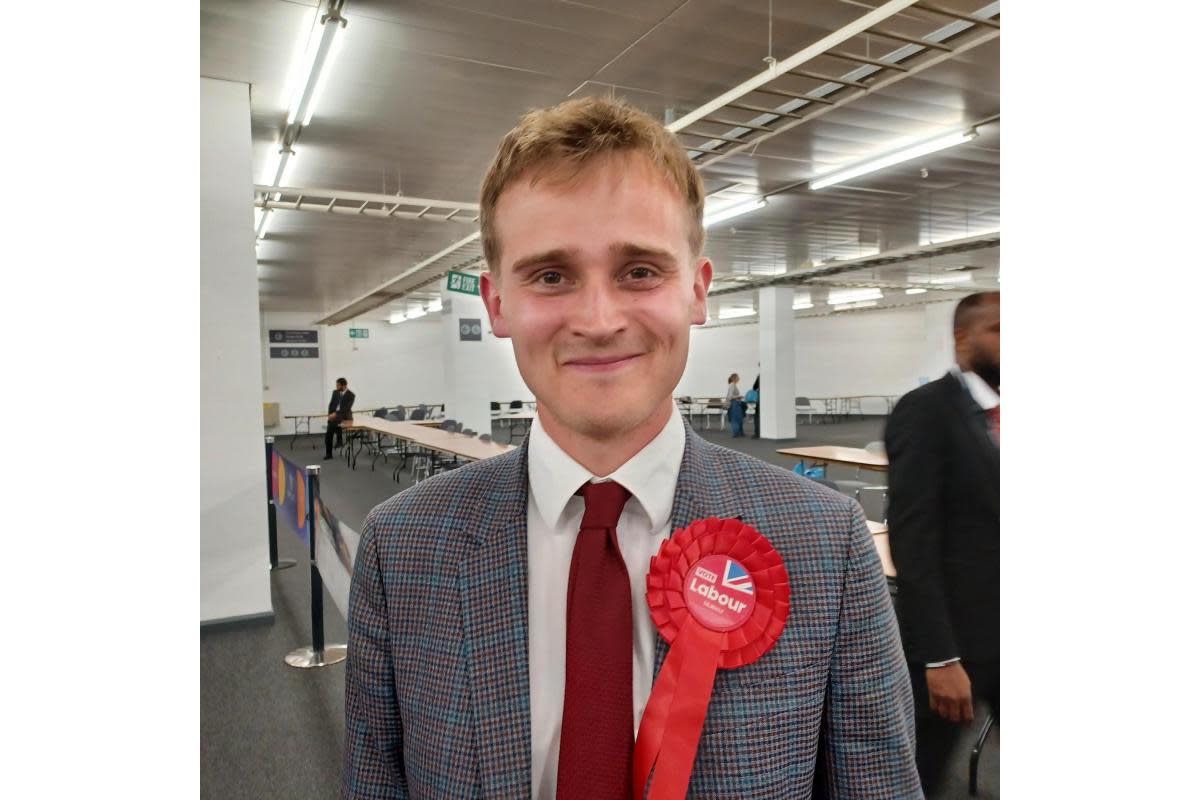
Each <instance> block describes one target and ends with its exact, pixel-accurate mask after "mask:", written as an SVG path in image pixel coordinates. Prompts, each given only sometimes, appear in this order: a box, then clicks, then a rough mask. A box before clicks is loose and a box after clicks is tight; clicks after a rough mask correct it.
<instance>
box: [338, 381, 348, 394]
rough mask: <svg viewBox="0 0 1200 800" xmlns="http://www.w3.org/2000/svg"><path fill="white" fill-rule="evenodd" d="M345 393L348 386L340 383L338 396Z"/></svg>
mask: <svg viewBox="0 0 1200 800" xmlns="http://www.w3.org/2000/svg"><path fill="white" fill-rule="evenodd" d="M345 391H346V384H344V383H339V384H337V392H338V394H342V393H343V392H345Z"/></svg>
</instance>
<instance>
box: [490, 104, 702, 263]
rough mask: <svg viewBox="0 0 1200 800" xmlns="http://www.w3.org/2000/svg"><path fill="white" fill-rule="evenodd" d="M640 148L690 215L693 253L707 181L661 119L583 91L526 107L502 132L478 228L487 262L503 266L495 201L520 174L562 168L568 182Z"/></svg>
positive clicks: (699, 239)
mask: <svg viewBox="0 0 1200 800" xmlns="http://www.w3.org/2000/svg"><path fill="white" fill-rule="evenodd" d="M616 153H641V154H642V155H644V156H646V158H648V159H649V161H650V163H651V165H652V166H653V167H654V168H655V169H656V170H657V171H658V172H660V173H661V174H662V175H663V177H665V178H666V179H667V180H668V182H670V183H671V185H672V186H674V187H675V189H676V190H678V192H679V195H680V198H681V199H682V200H683V202H684V206H685V208H686V210H687V218H688V220H687V221H688V228H689V230H688V244H689V245H690V246H691V248H692V254H693V255H699V253H700V249H701V248H702V247H703V246H704V225H703V219H704V184H703V182H702V181H701V180H700V173H698V172H697V171H696V167H695V166H694V165H693V164H692V161H691V159H689V158H688V156H687V151H686V150H684V149H683V147H682V146H681V145H680V144H679V141H678V140H677V139H676V138H675V135H674V134H672V133H671V132H670V131H668V130H667V129H666V128H665V127H663V125H662V123H660V122H659V121H658V120H656V119H654V117H651V116H650V115H649V114H647V113H645V112H644V111H640V110H638V109H636V108H634V107H633V106H631V105H630V104H629V103H627V102H625V101H624V100H615V99H610V98H604V97H582V98H577V99H574V100H567V101H566V102H563V103H559V104H558V105H556V106H554V107H552V108H539V109H535V110H533V111H530V112H529V113H527V114H526V115H525V116H524V117H522V118H521V121H520V122H519V123H517V126H516V127H515V128H513V129H512V130H511V131H509V132H508V133H507V134H505V135H504V139H503V140H501V142H500V149H499V150H498V151H497V153H496V157H495V159H493V160H492V165H491V166H490V167H489V168H488V171H487V175H486V176H485V177H484V179H483V186H482V188H481V190H480V200H479V228H480V231H481V233H482V237H483V254H484V257H485V258H486V259H487V262H488V265H489V268H490V269H492V270H494V271H499V268H500V243H499V242H498V241H497V240H496V227H495V226H496V203H497V202H498V201H499V199H500V195H501V194H502V193H503V192H504V190H505V189H507V188H508V187H509V186H511V185H512V184H513V183H515V182H516V181H517V180H519V179H520V178H522V177H524V176H527V175H530V174H532V176H533V178H534V179H536V178H538V177H540V176H541V175H542V174H544V173H546V172H548V171H551V170H553V171H555V172H559V171H564V170H565V176H566V178H567V179H568V180H570V179H571V178H574V177H575V176H576V175H578V174H579V172H580V171H581V170H583V168H584V167H586V166H587V165H588V164H590V163H592V162H594V161H595V160H596V159H598V158H599V157H601V156H609V155H613V154H616Z"/></svg>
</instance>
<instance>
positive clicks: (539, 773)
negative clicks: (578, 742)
mask: <svg viewBox="0 0 1200 800" xmlns="http://www.w3.org/2000/svg"><path fill="white" fill-rule="evenodd" d="M684 439H685V433H684V427H683V418H682V417H681V416H680V415H679V410H678V409H672V413H671V418H670V419H669V420H668V421H667V424H666V425H665V426H663V429H662V431H660V432H659V434H658V436H656V437H655V438H654V440H653V441H651V442H650V443H649V444H648V445H646V446H645V447H644V448H642V450H641V451H640V452H638V454H637V455H635V456H634V457H633V458H631V459H629V460H628V461H626V462H625V463H624V464H622V465H621V466H620V467H619V468H618V469H617V470H616V472H614V473H612V474H611V475H607V476H603V477H596V476H594V475H592V474H591V473H590V472H588V471H587V470H586V469H584V468H583V467H582V466H580V465H579V464H578V463H577V462H576V461H575V460H574V459H573V458H571V457H570V456H569V455H567V454H566V453H564V452H563V450H562V448H560V447H559V446H558V445H557V444H556V443H555V442H554V440H553V439H551V438H550V435H549V434H547V433H546V431H545V429H544V428H543V427H542V426H541V423H540V421H539V420H538V419H536V418H535V419H534V421H533V425H532V427H531V429H530V431H529V537H528V548H529V721H530V732H531V734H532V737H531V738H532V742H531V745H532V756H533V800H554V797H555V792H556V790H557V785H558V744H559V734H560V733H561V731H562V709H563V692H564V690H565V687H566V648H567V582H568V579H569V577H570V572H571V554H572V552H573V551H574V549H575V539H576V537H577V536H578V535H579V524H580V523H581V522H582V521H583V498H582V497H576V496H575V492H576V491H577V490H578V489H579V487H580V486H582V485H583V484H584V483H585V482H587V481H600V480H614V481H616V482H617V483H619V484H621V485H622V486H624V487H625V488H626V489H628V490H629V492H630V494H631V495H632V496H631V497H630V498H629V500H628V501H626V503H625V508H624V510H623V511H622V512H621V518H620V520H618V522H617V542H618V544H619V546H620V548H621V557H622V558H623V559H624V561H625V569H626V571H627V572H628V573H629V592H630V595H631V597H632V599H633V653H632V654H631V657H632V659H633V727H634V731H635V732H636V731H637V726H638V723H639V722H641V719H642V711H643V710H644V709H645V707H646V701H647V699H649V697H650V688H651V684H652V683H653V681H654V652H655V644H656V640H657V638H658V632H657V630H656V629H655V627H654V622H653V620H651V619H650V609H649V607H648V606H647V605H646V573H647V572H648V571H649V568H650V557H651V556H653V555H655V554H657V553H658V546H659V544H660V543H661V542H662V541H663V540H664V539H666V538H667V537H669V536H670V534H671V507H672V506H673V505H674V502H675V483H676V481H677V479H678V477H679V465H680V464H681V463H682V461H683V445H684Z"/></svg>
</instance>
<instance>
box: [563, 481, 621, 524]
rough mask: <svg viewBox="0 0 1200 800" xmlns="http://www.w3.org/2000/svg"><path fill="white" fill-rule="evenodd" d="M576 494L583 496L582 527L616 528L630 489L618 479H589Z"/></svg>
mask: <svg viewBox="0 0 1200 800" xmlns="http://www.w3.org/2000/svg"><path fill="white" fill-rule="evenodd" d="M575 494H577V495H580V496H582V497H583V522H582V523H581V524H580V526H579V527H580V528H616V527H617V520H619V519H620V518H621V509H623V508H624V507H625V501H626V500H628V499H629V490H628V489H626V488H625V487H624V486H622V485H621V484H619V483H617V482H616V481H605V482H604V483H592V482H591V481H588V482H587V483H585V484H584V485H583V486H580V487H579V491H577V492H575Z"/></svg>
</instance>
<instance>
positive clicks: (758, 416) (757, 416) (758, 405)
mask: <svg viewBox="0 0 1200 800" xmlns="http://www.w3.org/2000/svg"><path fill="white" fill-rule="evenodd" d="M761 377H762V375H755V376H754V386H752V387H751V388H752V389H753V390H754V438H755V439H761V438H762V420H763V413H762V410H763V402H762V391H761V390H760V389H759V388H758V379H759V378H761Z"/></svg>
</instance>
